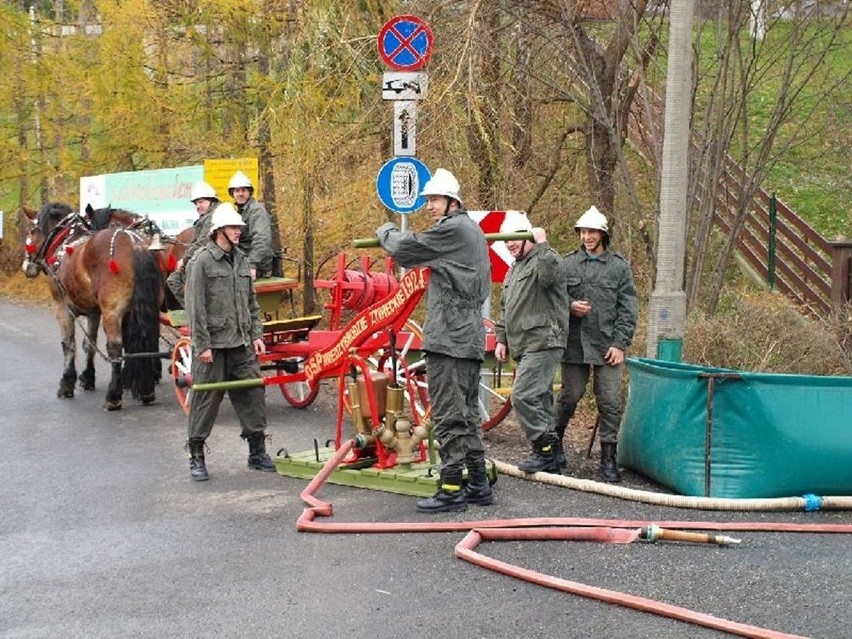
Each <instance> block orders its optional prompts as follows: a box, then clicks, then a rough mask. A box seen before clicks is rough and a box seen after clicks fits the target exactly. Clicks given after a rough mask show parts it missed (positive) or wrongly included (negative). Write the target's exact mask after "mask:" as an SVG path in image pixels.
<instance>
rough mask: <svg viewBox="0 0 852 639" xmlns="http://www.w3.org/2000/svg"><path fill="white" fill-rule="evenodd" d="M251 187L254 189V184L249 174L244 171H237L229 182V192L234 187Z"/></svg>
mask: <svg viewBox="0 0 852 639" xmlns="http://www.w3.org/2000/svg"><path fill="white" fill-rule="evenodd" d="M241 188H242V189H251V190H252V191H253V190H254V184H252V183H251V180H250V179H249V176H248V175H246V174H245V173H243V172H242V171H237V172H236V173H234V174H233V175H232V176H231V181H230V182H228V193H230V192H231V190H232V189H241Z"/></svg>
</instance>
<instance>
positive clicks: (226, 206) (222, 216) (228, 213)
mask: <svg viewBox="0 0 852 639" xmlns="http://www.w3.org/2000/svg"><path fill="white" fill-rule="evenodd" d="M245 225H246V223H245V222H244V221H243V217H242V215H240V214H239V213H237V209H235V208H234V205H233V204H231V203H230V202H223V203H222V204H220V205H219V206H217V207H216V210H215V211H213V218H212V219H211V220H210V237H213V234H214V233H215V232H216V231H218V230H219V229H221V228H224V227H226V226H245Z"/></svg>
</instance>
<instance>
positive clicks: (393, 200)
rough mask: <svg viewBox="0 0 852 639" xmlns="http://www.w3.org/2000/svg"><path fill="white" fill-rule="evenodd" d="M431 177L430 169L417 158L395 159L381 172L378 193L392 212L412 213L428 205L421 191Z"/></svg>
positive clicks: (377, 181)
mask: <svg viewBox="0 0 852 639" xmlns="http://www.w3.org/2000/svg"><path fill="white" fill-rule="evenodd" d="M430 177H432V174H431V173H429V169H427V168H426V165H425V164H423V162H421V161H420V160H418V159H417V158H411V157H398V158H393V159H392V160H388V161H387V162H385V164H384V166H382V168H381V169H380V170H379V175H378V177H377V178H376V191H377V192H378V194H379V199H380V200H381V201H382V204H384V205H385V206H386V207H388V208H389V209H390V210H391V211H396V212H397V213H402V214H405V213H411V212H412V211H416V210H417V209H419V208H420V207H421V206H423V205H424V204H426V198H424V197H422V196H421V195H420V191H421V189H422V188H423V185H424V184H426V182H427V181H428V180H429V178H430Z"/></svg>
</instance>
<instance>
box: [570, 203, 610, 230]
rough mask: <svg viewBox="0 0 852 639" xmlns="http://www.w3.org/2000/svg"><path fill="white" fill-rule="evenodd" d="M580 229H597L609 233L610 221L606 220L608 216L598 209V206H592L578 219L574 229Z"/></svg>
mask: <svg viewBox="0 0 852 639" xmlns="http://www.w3.org/2000/svg"><path fill="white" fill-rule="evenodd" d="M580 229H597V230H598V231H603V232H604V233H606V234H607V235H609V223H608V222H607V221H606V216H605V215H604V214H603V213H601V212H600V211H598V208H597V207H596V206H592V207H591V208H590V209H589V210H588V211H586V212H585V213H583V214H582V215H581V216H580V219H579V220H577V223H576V224H575V225H574V230H575V231H579V230H580Z"/></svg>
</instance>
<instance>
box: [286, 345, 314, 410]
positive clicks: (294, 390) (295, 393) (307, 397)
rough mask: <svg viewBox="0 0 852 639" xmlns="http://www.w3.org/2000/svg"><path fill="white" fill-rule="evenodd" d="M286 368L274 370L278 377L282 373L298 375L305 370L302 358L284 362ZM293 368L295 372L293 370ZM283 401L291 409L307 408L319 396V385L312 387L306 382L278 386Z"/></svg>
mask: <svg viewBox="0 0 852 639" xmlns="http://www.w3.org/2000/svg"><path fill="white" fill-rule="evenodd" d="M286 365H287V368H282V369H278V370H276V373H277V374H278V375H281V374H283V373H290V374H292V373H300V372H302V371H303V370H304V368H305V360H304V358H301V357H300V358H290V359H288V360H286ZM294 368H295V370H294ZM278 387H279V388H280V389H281V394H282V395H284V399H286V400H287V403H288V404H290V406H292V407H293V408H307V407H308V406H310V405H311V404H313V403H314V400H315V399H316V398H317V395H318V394H319V385H314V386H312V385H311V384H309V383H308V382H287V383H281V384H279V385H278Z"/></svg>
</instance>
